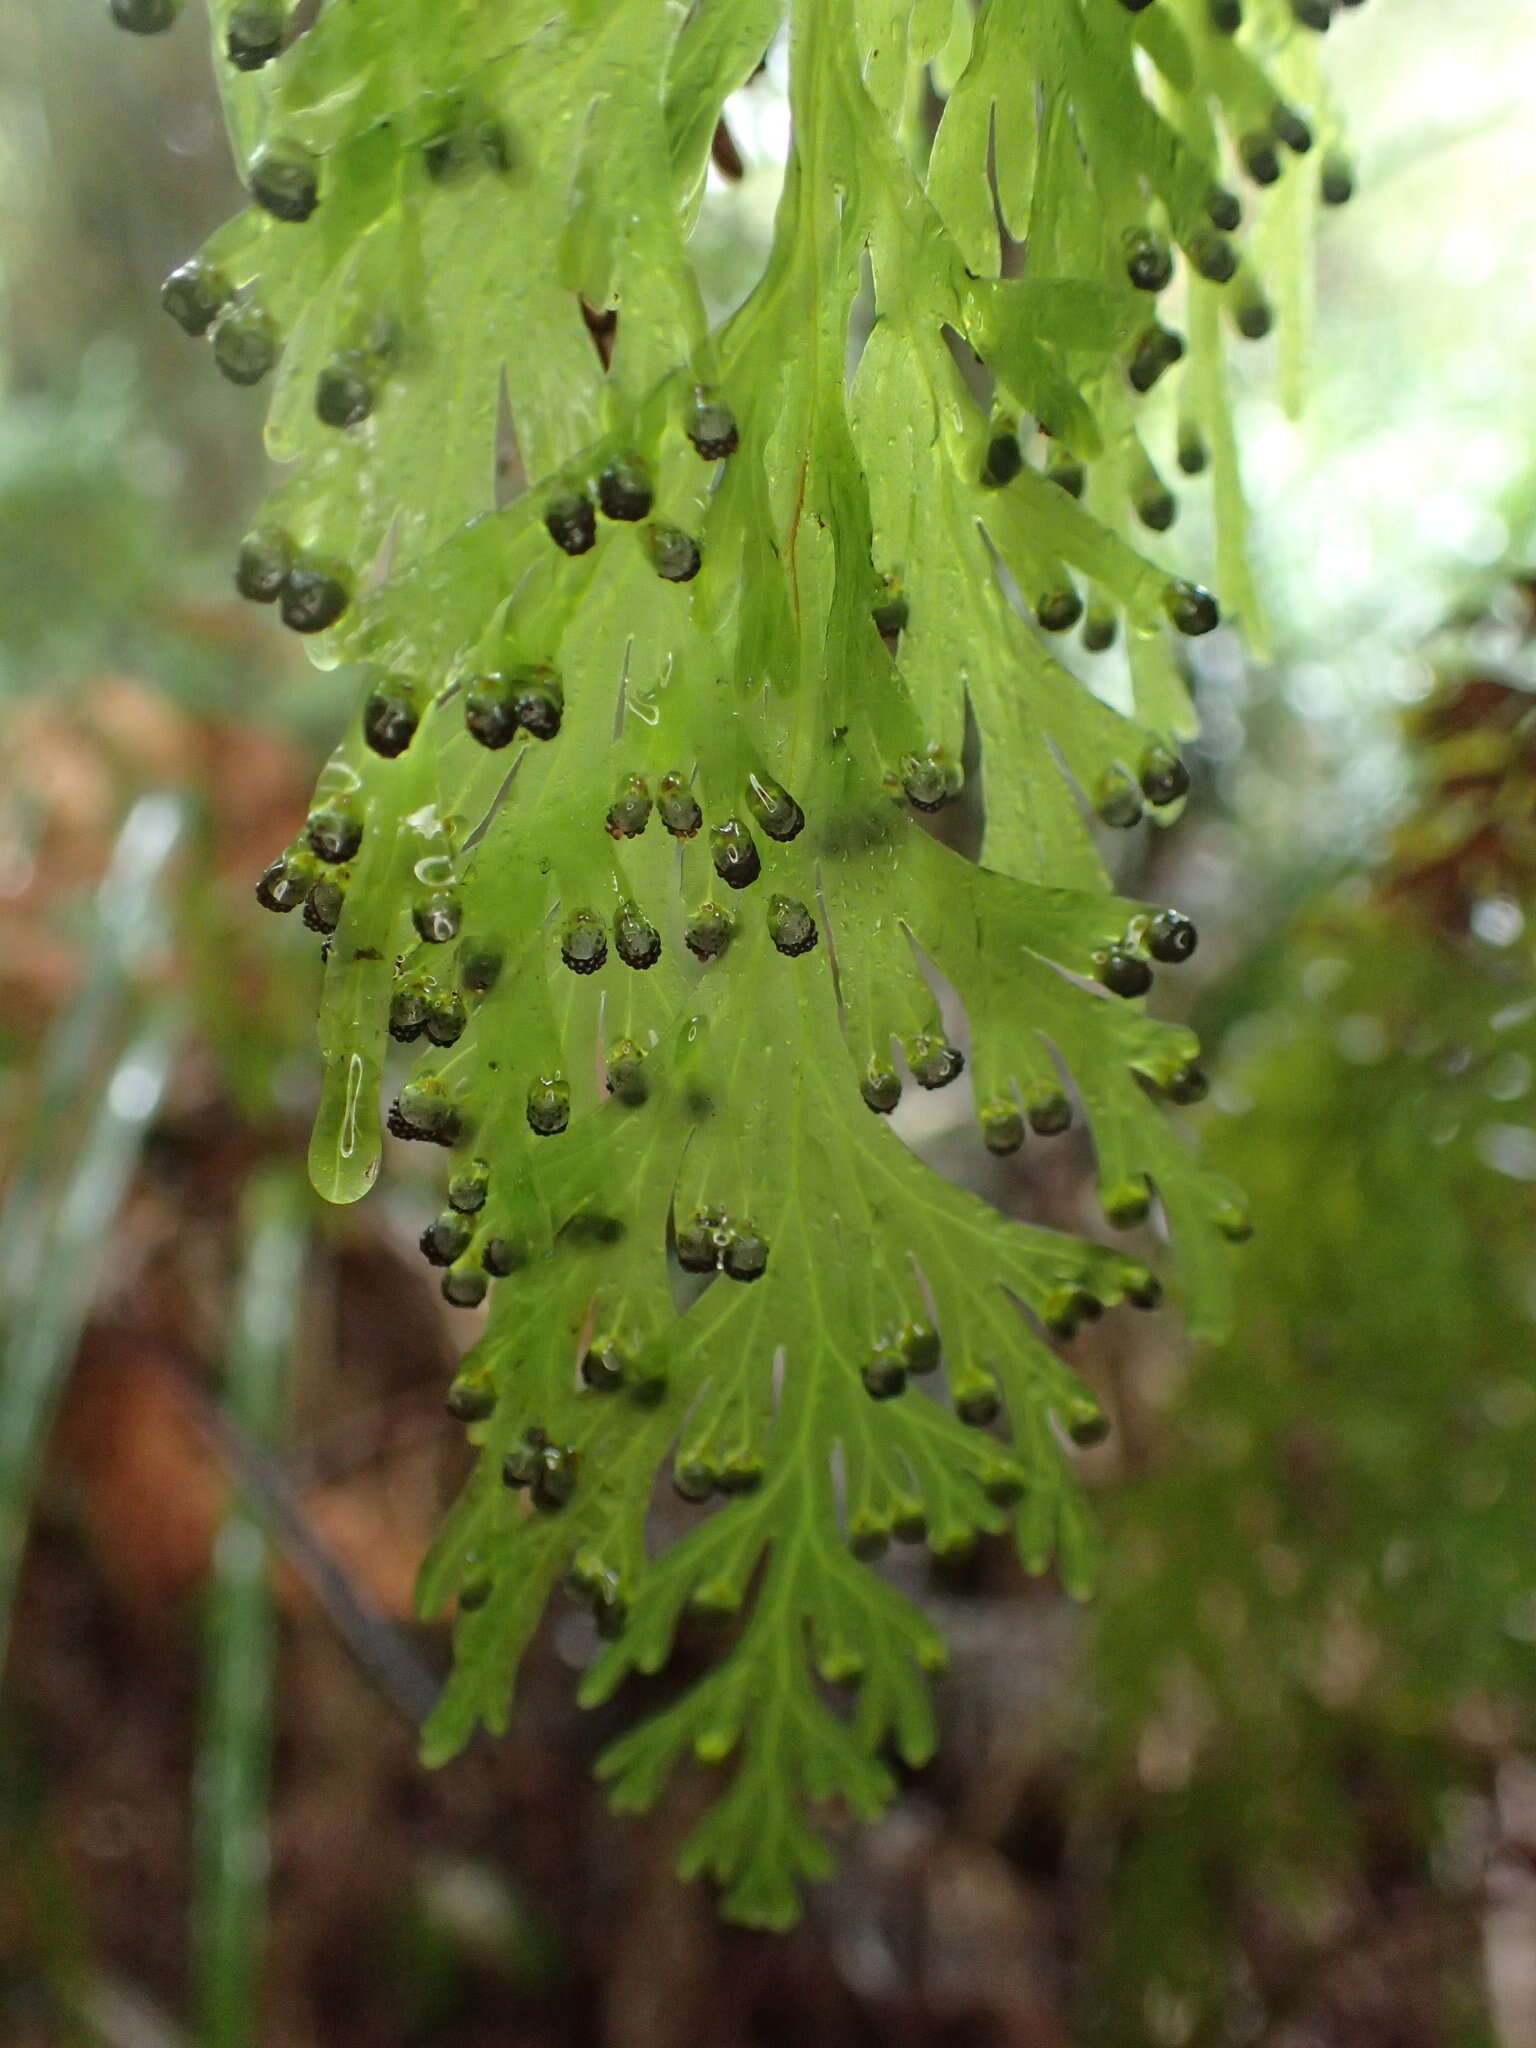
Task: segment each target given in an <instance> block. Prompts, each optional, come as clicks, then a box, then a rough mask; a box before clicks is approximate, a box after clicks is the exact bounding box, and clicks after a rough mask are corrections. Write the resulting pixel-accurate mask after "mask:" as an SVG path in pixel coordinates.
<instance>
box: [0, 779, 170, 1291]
mask: <svg viewBox="0 0 1536 2048" xmlns="http://www.w3.org/2000/svg"><path fill="white" fill-rule="evenodd" d="M186 827H187V806H186V804H185V803H184V802H183V801H182V799H181V798H180V797H177V796H172V795H169V794H166V793H163V792H162V793H161V794H159V795H155V796H146V797H140V798H139V799H138V801H137V802H136V803H135V804H134V805H133V807H132V808H131V809H130V811H129V813H128V815H127V817H126V818H125V819H124V821H123V825H122V828H121V830H120V831H119V833H118V836H117V843H116V845H115V846H114V847H113V849H112V858H111V861H110V863H109V865H108V868H107V872H106V874H105V875H104V876H103V877H102V880H101V884H100V886H99V888H98V889H97V891H96V903H95V909H94V915H93V917H92V920H91V928H90V933H89V937H88V940H87V943H86V946H85V949H84V950H85V954H86V959H85V973H84V976H83V978H82V981H81V984H80V988H79V990H78V992H77V994H76V995H75V997H74V999H73V1001H72V1002H71V1003H70V1006H69V1008H68V1009H67V1010H66V1011H65V1013H64V1015H63V1016H62V1017H61V1018H60V1019H59V1021H58V1023H57V1024H56V1025H55V1026H54V1029H53V1031H52V1033H51V1034H50V1036H49V1039H48V1042H47V1044H46V1045H45V1047H44V1049H43V1053H42V1056H41V1058H40V1059H39V1061H38V1067H37V1073H36V1075H35V1077H34V1078H33V1080H32V1084H31V1088H32V1098H33V1100H32V1114H31V1118H30V1122H29V1128H28V1133H27V1139H26V1142H25V1144H24V1146H23V1147H22V1150H21V1154H20V1157H19V1159H18V1160H17V1162H16V1165H15V1167H14V1169H13V1171H12V1173H11V1177H10V1186H9V1188H8V1190H7V1192H6V1197H5V1203H4V1206H3V1208H0V1312H3V1313H4V1314H5V1315H6V1317H7V1318H9V1317H10V1315H11V1314H12V1313H13V1312H14V1305H15V1303H16V1302H17V1300H18V1299H24V1298H25V1297H26V1295H27V1292H28V1289H29V1287H30V1285H31V1283H32V1280H33V1277H34V1275H35V1274H36V1273H37V1272H38V1271H39V1270H40V1262H41V1259H42V1254H43V1247H44V1243H45V1240H46V1237H47V1234H48V1232H49V1230H50V1228H51V1227H52V1222H53V1207H52V1204H51V1202H50V1200H49V1194H48V1190H49V1183H50V1179H51V1180H52V1181H53V1183H54V1185H55V1186H56V1185H57V1184H58V1181H59V1177H60V1174H61V1171H62V1170H63V1169H64V1168H65V1167H67V1162H68V1137H69V1135H70V1133H71V1131H72V1128H74V1127H76V1126H77V1124H78V1119H79V1117H80V1115H81V1113H82V1105H83V1104H86V1103H88V1102H89V1101H90V1099H91V1098H90V1088H91V1082H92V1078H93V1076H95V1075H96V1074H98V1073H99V1072H100V1070H101V1068H102V1066H103V1064H104V1063H105V1062H107V1061H109V1060H110V1059H112V1058H113V1057H114V1051H120V1050H121V1047H122V1045H123V1042H124V1039H125V1037H126V1035H127V1033H128V1032H129V1031H130V1030H131V1028H132V1013H133V1009H134V1005H135V996H136V988H135V983H136V978H137V977H138V976H139V975H141V974H142V973H143V971H144V970H145V968H146V967H147V966H148V965H149V964H150V963H151V962H152V960H153V958H154V956H155V955H156V953H157V952H159V951H160V950H161V948H162V947H163V946H164V944H165V943H166V939H167V936H168V930H169V918H168V915H167V904H166V900H165V894H164V890H163V888H162V883H163V882H164V879H165V874H166V870H167V868H168V867H169V865H170V862H171V859H172V857H173V855H174V854H175V852H176V849H177V848H178V846H179V845H180V844H181V842H182V839H183V838H184V836H185V833H186Z"/></svg>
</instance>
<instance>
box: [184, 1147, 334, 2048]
mask: <svg viewBox="0 0 1536 2048" xmlns="http://www.w3.org/2000/svg"><path fill="white" fill-rule="evenodd" d="M305 1216H306V1202H305V1190H304V1187H303V1185H302V1183H301V1182H300V1181H299V1180H298V1179H297V1177H296V1176H294V1175H293V1174H291V1173H289V1172H286V1171H281V1170H273V1171H271V1172H270V1173H268V1174H266V1175H264V1176H262V1177H261V1178H259V1179H257V1180H256V1181H254V1182H253V1183H252V1185H251V1188H250V1190H249V1191H248V1193H247V1196H246V1201H245V1206H244V1212H243V1218H242V1222H243V1231H242V1235H243V1240H244V1256H243V1262H242V1269H241V1274H240V1283H239V1289H238V1292H237V1295H236V1298H235V1305H234V1313H233V1316H232V1318H231V1321H230V1329H229V1345H228V1355H227V1359H226V1363H225V1380H224V1398H225V1403H226V1406H227V1408H228V1411H229V1414H230V1416H231V1418H232V1420H233V1421H234V1422H235V1423H236V1424H237V1425H238V1426H239V1427H240V1429H241V1430H243V1431H244V1432H245V1433H246V1434H247V1436H248V1437H249V1438H250V1439H251V1440H252V1441H253V1442H255V1443H258V1444H262V1445H268V1446H270V1445H272V1444H274V1443H275V1442H276V1440H277V1438H278V1436H279V1434H280V1432H281V1429H282V1422H283V1415H284V1411H285V1408H286V1401H287V1391H288V1382H289V1376H290V1365H291V1360H292V1356H293V1348H294V1333H295V1328H296V1324H297V1318H298V1307H299V1289H300V1285H301V1283H302V1279H303V1268H304V1257H305V1250H306V1246H307V1242H308V1233H307V1228H306V1222H305ZM274 1642H275V1628H274V1616H273V1607H272V1593H271V1558H270V1553H269V1549H268V1544H267V1540H266V1537H265V1534H264V1532H263V1530H262V1527H261V1524H260V1523H259V1522H258V1521H257V1520H256V1519H255V1517H254V1516H253V1515H252V1514H251V1512H250V1511H249V1509H248V1508H247V1507H246V1506H245V1505H244V1503H243V1502H241V1503H238V1504H236V1505H233V1506H232V1507H231V1508H230V1511H229V1513H228V1515H227V1517H226V1519H225V1522H224V1525H223V1527H222V1529H221V1530H220V1532H219V1536H218V1541H217V1543H216V1545H215V1548H214V1556H213V1576H212V1580H211V1583H210V1586H209V1592H208V1614H207V1671H206V1688H205V1692H204V1699H203V1720H202V1738H201V1747H200V1750H199V1755H198V1766H197V1785H196V1853H197V1883H196V1888H195V1892H194V1907H193V1912H194V1945H195V1951H196V1972H197V2019H198V2025H197V2039H198V2041H199V2043H200V2044H202V2048H256V2044H257V2042H258V2040H259V2037H260V2014H259V1988H260V1975H261V1960H262V1947H263V1940H264V1935H265V1929H266V1913H265V1896H266V1878H267V1818H266V1807H267V1781H268V1773H269V1766H270V1757H271V1748H272V1659H273V1650H274Z"/></svg>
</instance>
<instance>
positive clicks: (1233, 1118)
mask: <svg viewBox="0 0 1536 2048" xmlns="http://www.w3.org/2000/svg"><path fill="white" fill-rule="evenodd" d="M1413 728H1414V729H1413V734H1412V739H1413V744H1414V748H1415V754H1414V759H1415V764H1416V767H1417V769H1418V772H1419V775H1420V778H1421V780H1422V782H1423V784H1424V785H1425V786H1424V789H1423V792H1422V795H1421V797H1420V800H1419V802H1418V804H1417V806H1416V808H1415V809H1414V811H1413V812H1412V813H1411V815H1410V816H1409V818H1408V819H1407V821H1406V822H1405V823H1404V824H1403V825H1402V826H1401V827H1400V829H1399V832H1398V835H1397V838H1396V841H1395V844H1394V847H1393V851H1392V854H1391V856H1390V858H1389V859H1388V860H1387V861H1386V862H1385V864H1384V865H1382V866H1381V867H1380V868H1379V869H1378V870H1377V871H1376V872H1375V873H1374V874H1372V875H1371V876H1370V877H1369V879H1368V880H1367V879H1366V878H1365V877H1355V878H1353V879H1351V880H1350V881H1348V882H1347V883H1345V884H1343V885H1342V886H1339V887H1337V888H1335V889H1334V890H1332V891H1330V892H1329V893H1327V894H1326V895H1325V896H1324V897H1323V898H1322V900H1321V901H1319V902H1318V903H1317V904H1315V905H1313V906H1311V907H1309V908H1308V909H1307V910H1306V911H1305V912H1304V913H1303V914H1302V915H1301V916H1300V917H1299V918H1298V919H1297V920H1296V921H1295V922H1294V923H1293V925H1292V926H1291V927H1290V928H1289V929H1288V930H1287V931H1286V932H1285V933H1284V934H1283V937H1282V939H1281V942H1280V944H1279V946H1278V948H1277V949H1273V950H1276V951H1277V952H1278V957H1279V958H1280V959H1281V960H1282V961H1283V970H1282V972H1283V985H1282V986H1281V987H1280V988H1279V989H1278V990H1274V989H1271V990H1270V991H1268V994H1267V999H1266V1000H1264V1001H1263V1002H1262V1003H1261V1004H1260V1005H1259V1006H1258V1007H1256V1008H1255V1009H1253V1010H1252V1011H1250V1013H1249V1014H1248V1015H1247V1016H1246V1017H1244V1018H1243V1019H1241V1021H1238V1022H1236V1023H1234V1024H1233V1025H1232V1026H1231V1027H1230V1029H1229V1032H1228V1037H1227V1054H1226V1057H1225V1058H1224V1060H1223V1063H1222V1074H1223V1086H1222V1095H1223V1096H1224V1108H1225V1113H1224V1114H1220V1115H1217V1116H1213V1117H1212V1118H1211V1120H1210V1122H1209V1125H1208V1127H1207V1129H1206V1132H1205V1144H1206V1148H1207V1150H1208V1153H1209V1155H1210V1156H1211V1157H1212V1159H1213V1161H1214V1162H1215V1163H1216V1164H1218V1165H1219V1166H1221V1167H1222V1168H1224V1169H1225V1170H1227V1171H1228V1172H1230V1173H1232V1174H1233V1175H1234V1176H1236V1177H1238V1178H1239V1179H1240V1180H1241V1181H1242V1182H1243V1184H1244V1185H1245V1186H1246V1187H1247V1189H1248V1190H1249V1192H1250V1194H1251V1197H1252V1201H1253V1208H1254V1217H1255V1223H1256V1229H1257V1237H1256V1247H1255V1253H1254V1256H1253V1259H1252V1261H1251V1264H1250V1267H1249V1270H1248V1273H1247V1275H1246V1279H1245V1285H1244V1287H1243V1289H1242V1291H1241V1307H1240V1316H1239V1321H1238V1324H1237V1327H1236V1329H1235V1330H1234V1332H1233V1335H1232V1337H1231V1339H1230V1341H1228V1342H1226V1343H1224V1344H1222V1345H1220V1346H1219V1347H1216V1348H1213V1349H1211V1350H1208V1351H1207V1352H1205V1353H1204V1354H1203V1355H1201V1356H1200V1357H1199V1358H1198V1359H1197V1360H1196V1362H1195V1363H1194V1365H1193V1366H1192V1368H1191V1370H1190V1372H1189V1374H1188V1377H1187V1379H1186V1381H1185V1383H1184V1385H1183V1387H1182V1389H1181V1390H1180V1392H1179V1393H1178V1396H1177V1398H1176V1400H1175V1401H1174V1403H1173V1405H1172V1407H1171V1410H1170V1412H1169V1413H1168V1415H1167V1417H1166V1442H1165V1443H1164V1444H1163V1445H1162V1447H1161V1449H1160V1451H1159V1454H1158V1455H1157V1457H1156V1458H1155V1460H1154V1461H1153V1462H1152V1463H1151V1465H1150V1467H1149V1469H1147V1470H1145V1471H1143V1472H1142V1473H1140V1474H1139V1475H1137V1476H1135V1477H1133V1478H1132V1479H1131V1480H1130V1481H1129V1483H1128V1484H1126V1485H1125V1486H1124V1487H1123V1488H1121V1489H1120V1490H1118V1492H1117V1493H1116V1494H1115V1496H1114V1497H1113V1500H1112V1502H1111V1504H1110V1507H1109V1520H1110V1524H1111V1526H1110V1528H1109V1530H1108V1531H1107V1533H1106V1552H1107V1556H1108V1559H1109V1564H1108V1566H1107V1573H1106V1576H1107V1579H1108V1584H1107V1587H1106V1591H1105V1597H1104V1605H1103V1610H1102V1613H1101V1616H1100V1619H1099V1622H1098V1625H1097V1635H1096V1655H1095V1658H1094V1661H1093V1663H1092V1666H1091V1671H1090V1677H1089V1681H1088V1685H1089V1691H1090V1693H1091V1695H1092V1697H1093V1699H1094V1702H1095V1707H1096V1711H1097V1713H1098V1714H1099V1715H1100V1716H1101V1717H1102V1718H1101V1724H1100V1729H1099V1733H1098V1736H1097V1739H1096V1741H1095V1742H1094V1743H1093V1744H1092V1745H1091V1750H1090V1754H1091V1759H1092V1768H1093V1774H1094V1780H1095V1795H1094V1796H1095V1798H1096V1799H1097V1800H1098V1801H1101V1802H1102V1811H1103V1813H1104V1814H1106V1815H1108V1816H1112V1817H1113V1819H1114V1822H1115V1824H1116V1825H1117V1827H1118V1829H1119V1832H1120V1841H1121V1844H1122V1853H1121V1855H1120V1856H1119V1858H1118V1862H1117V1867H1116V1869H1115V1871H1114V1874H1113V1877H1112V1879H1111V1881H1110V1897H1109V1901H1108V1905H1109V1910H1108V1912H1107V1914H1106V1916H1105V1918H1104V1920H1103V1922H1102V1923H1101V1926H1100V1928H1099V1931H1098V1939H1097V1941H1096V1942H1095V1944H1094V1946H1095V1950H1096V1953H1095V1956H1094V1959H1093V1961H1092V1963H1091V1965H1090V1974H1091V1976H1092V1978H1093V1981H1094V1986H1095V1990H1094V1993H1093V1994H1092V1997H1091V2001H1090V2003H1091V2005H1092V2007H1093V2008H1094V2018H1095V2025H1094V2028H1093V2031H1092V2034H1091V2038H1093V2039H1095V2040H1100V2039H1102V2040H1104V2041H1124V2040H1127V2039H1131V2038H1139V2037H1140V2035H1141V2034H1142V2033H1143V2032H1145V2033H1146V2035H1147V2036H1148V2037H1149V2038H1151V2039H1153V2040H1157V2041H1167V2042H1170V2043H1175V2044H1177V2043H1183V2042H1200V2043H1205V2042H1211V2043H1216V2042H1224V2041H1229V2040H1230V2041H1235V2040H1240V2039H1247V2038H1258V2037H1259V2035H1258V2033H1257V2031H1256V2029H1255V2028H1254V2026H1253V2020H1254V2015H1255V2011H1256V2010H1257V2012H1258V2014H1259V2015H1260V2016H1264V2015H1265V2014H1266V2012H1267V2016H1268V2018H1269V2019H1271V2020H1274V2019H1277V2018H1279V2017H1282V2016H1283V2013H1284V2010H1285V2007H1286V2004H1287V2003H1288V2002H1290V2003H1293V2004H1298V2005H1299V2004H1303V2003H1304V2001H1305V1995H1306V1994H1305V1986H1306V1984H1307V1981H1308V1979H1309V1978H1310V1977H1311V1976H1313V1975H1315V1974H1316V1973H1317V1972H1318V1971H1319V1969H1320V1967H1321V1964H1322V1962H1323V1961H1324V1959H1325V1958H1326V1957H1327V1955H1328V1953H1329V1951H1330V1949H1331V1948H1332V1947H1333V1946H1334V1945H1336V1944H1337V1942H1338V1940H1339V1938H1340V1933H1341V1930H1347V1929H1349V1928H1350V1926H1351V1925H1352V1923H1353V1922H1354V1920H1355V1919H1356V1917H1357V1916H1358V1914H1359V1911H1360V1906H1361V1898H1362V1895H1363V1894H1364V1893H1366V1892H1368V1890H1369V1888H1370V1885H1371V1882H1372V1879H1373V1874H1376V1873H1377V1872H1378V1871H1379V1866H1380V1865H1381V1863H1382V1860H1383V1858H1396V1859H1397V1861H1398V1862H1399V1864H1400V1865H1401V1867H1402V1869H1403V1870H1404V1871H1407V1872H1416V1873H1417V1875H1418V1876H1419V1878H1420V1879H1421V1881H1427V1880H1429V1879H1430V1878H1432V1877H1433V1876H1436V1875H1438V1876H1439V1877H1440V1879H1441V1880H1442V1881H1443V1882H1444V1884H1445V1887H1446V1890H1447V1893H1448V1895H1449V1896H1451V1897H1454V1896H1456V1894H1457V1892H1458V1890H1459V1891H1460V1893H1461V1895H1462V1901H1463V1905H1464V1907H1465V1909H1466V1910H1467V1913H1468V1918H1469V1922H1470V1918H1471V1909H1472V1908H1473V1906H1474V1905H1475V1903H1476V1900H1477V1897H1478V1884H1479V1881H1480V1877H1481V1871H1480V1868H1479V1864H1478V1858H1477V1856H1476V1854H1473V1855H1472V1857H1471V1858H1470V1862H1469V1859H1468V1856H1467V1852H1466V1848H1465V1845H1464V1844H1462V1845H1460V1846H1459V1847H1458V1843H1457V1841H1456V1839H1455V1831H1456V1826H1457V1823H1458V1821H1460V1820H1462V1819H1464V1818H1465V1812H1466V1808H1465V1806H1464V1805H1463V1804H1461V1803H1458V1801H1457V1799H1456V1798H1454V1797H1452V1795H1453V1794H1458V1793H1459V1794H1463V1795H1469V1796H1470V1795H1472V1794H1474V1793H1477V1792H1478V1791H1485V1790H1486V1787H1487V1784H1488V1782H1489V1779H1490V1775H1491V1767H1492V1763H1493V1761H1494V1760H1496V1759H1497V1757H1498V1756H1500V1755H1502V1754H1508V1753H1510V1752H1512V1751H1514V1750H1516V1749H1517V1748H1518V1747H1519V1746H1520V1745H1521V1744H1522V1743H1525V1742H1528V1741H1529V1740H1530V1739H1531V1736H1532V1734H1533V1726H1536V1345H1533V1328H1536V1233H1533V1225H1536V1098H1533V1079H1536V958H1533V951H1532V946H1531V942H1530V939H1529V937H1528V936H1527V933H1526V930H1525V917H1526V914H1527V913H1528V912H1529V911H1530V910H1531V909H1532V908H1533V906H1536V892H1533V884H1536V703H1533V700H1532V699H1531V697H1530V696H1529V695H1528V694H1527V692H1526V690H1525V688H1524V686H1523V684H1522V682H1521V681H1520V680H1518V679H1517V677H1513V676H1507V675H1504V674H1497V673H1496V674H1494V675H1487V674H1483V673H1479V672H1477V671H1473V672H1471V673H1468V674H1464V675H1459V676H1457V677H1455V678H1454V679H1452V680H1448V681H1446V682H1445V683H1444V684H1443V685H1442V686H1441V688H1440V690H1439V691H1438V692H1437V693H1436V694H1435V696H1433V697H1432V698H1431V700H1430V701H1429V703H1428V704H1427V705H1426V706H1424V707H1422V708H1421V709H1420V710H1419V712H1418V713H1417V714H1416V716H1415V718H1414V721H1413ZM1242 980H1243V977H1242V973H1241V971H1239V973H1238V974H1237V975H1236V976H1234V977H1233V985H1232V987H1230V988H1229V989H1228V991H1227V992H1226V993H1227V997H1228V1000H1229V1002H1230V1001H1231V1000H1232V998H1233V996H1234V993H1236V994H1237V996H1238V999H1239V1000H1240V992H1241V988H1242ZM1266 1955H1267V1962H1268V1973H1267V1981H1266V1973H1265V1968H1264V1961H1263V1959H1264V1958H1265V1957H1266ZM1474 1962H1475V1952H1474V1951H1473V1950H1472V1947H1471V1943H1470V1942H1464V1943H1463V1945H1462V1947H1461V1949H1460V1951H1459V1953H1457V1954H1456V1956H1455V1959H1454V1966H1453V1968H1452V1970H1451V1973H1450V1974H1451V1982H1449V1983H1448V1985H1447V1987H1446V2001H1447V2002H1446V2008H1445V2011H1444V2012H1443V2013H1442V2014H1441V2016H1440V2020H1439V2024H1440V2026H1441V2027H1442V2028H1443V2031H1441V2032H1439V2033H1437V2034H1436V2035H1434V2038H1436V2039H1440V2040H1444V2041H1446V2042H1452V2041H1455V2042H1458V2043H1459V2042H1471V2041H1475V2040H1480V2039H1483V2038H1484V2035H1483V2034H1482V2032H1481V2031H1479V2028H1480V2024H1481V2023H1480V2022H1478V2023H1476V2024H1474V2026H1473V2028H1472V2031H1470V2032H1467V2031H1464V2030H1462V2029H1461V2027H1460V2025H1459V2023H1453V2022H1454V2014H1455V2013H1456V2011H1457V2010H1458V2009H1459V2007H1458V1998H1457V1993H1458V1990H1459V1991H1460V1993H1461V1994H1462V1996H1463V1999H1464V1997H1465V1994H1466V1993H1467V1992H1468V1991H1469V1990H1470V1989H1471V1984H1470V1980H1471V1979H1472V1978H1473V1977H1474V1975H1475V1970H1474V1967H1473V1966H1474ZM1457 1979H1460V1980H1461V1981H1460V1984H1459V1985H1458V1984H1457V1982H1456V1980H1457ZM1245 2015H1246V2020H1245V2017H1244V2016H1245Z"/></svg>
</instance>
